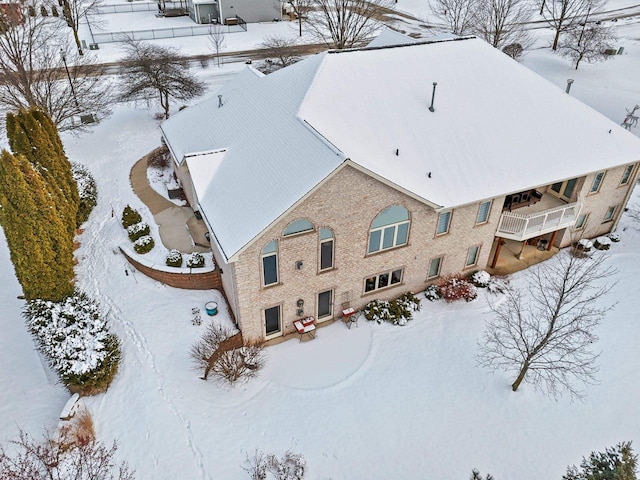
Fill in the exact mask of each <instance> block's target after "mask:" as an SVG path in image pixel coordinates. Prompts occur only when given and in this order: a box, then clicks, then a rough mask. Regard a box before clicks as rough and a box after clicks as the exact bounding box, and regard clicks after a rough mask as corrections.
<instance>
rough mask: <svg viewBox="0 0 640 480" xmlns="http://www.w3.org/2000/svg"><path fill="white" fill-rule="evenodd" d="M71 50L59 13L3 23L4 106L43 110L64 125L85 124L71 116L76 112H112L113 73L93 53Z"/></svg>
mask: <svg viewBox="0 0 640 480" xmlns="http://www.w3.org/2000/svg"><path fill="white" fill-rule="evenodd" d="M71 50H72V49H70V48H69V45H68V42H67V35H66V34H65V32H64V31H61V30H60V29H59V28H57V26H56V21H55V19H51V18H42V17H31V16H25V18H24V24H23V25H21V26H7V27H6V28H2V29H0V78H1V79H2V81H0V108H2V109H3V110H5V111H7V110H20V109H23V108H25V109H28V108H36V109H39V110H42V111H43V112H45V113H46V114H47V115H48V116H49V117H50V118H51V119H52V120H53V121H54V123H56V125H57V126H58V129H59V130H71V129H79V128H80V129H82V128H85V125H83V124H80V123H78V122H73V121H72V120H73V118H74V117H75V116H77V115H82V114H87V113H93V114H97V115H98V116H100V117H103V116H106V115H108V114H109V112H110V105H111V101H112V96H111V95H110V94H109V87H110V85H109V83H110V81H109V79H108V78H106V77H103V76H101V75H100V74H99V73H100V70H99V67H98V66H97V65H96V64H95V63H93V62H94V57H93V55H85V56H84V57H80V56H79V55H78V54H77V53H74V52H73V51H71ZM63 58H64V62H63ZM65 62H66V64H65ZM2 117H3V118H4V115H2Z"/></svg>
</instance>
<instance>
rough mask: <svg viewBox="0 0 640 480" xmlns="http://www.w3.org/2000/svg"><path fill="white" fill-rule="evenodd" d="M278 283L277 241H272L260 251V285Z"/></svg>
mask: <svg viewBox="0 0 640 480" xmlns="http://www.w3.org/2000/svg"><path fill="white" fill-rule="evenodd" d="M276 283H278V241H277V240H272V241H271V242H269V243H268V244H267V246H266V247H264V248H263V249H262V285H264V286H267V285H273V284H276Z"/></svg>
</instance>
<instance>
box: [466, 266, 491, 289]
mask: <svg viewBox="0 0 640 480" xmlns="http://www.w3.org/2000/svg"><path fill="white" fill-rule="evenodd" d="M469 281H470V282H471V283H473V284H474V285H475V286H476V287H478V288H487V287H488V286H489V282H491V275H489V273H488V272H485V271H484V270H478V271H475V272H473V273H472V274H471V275H469Z"/></svg>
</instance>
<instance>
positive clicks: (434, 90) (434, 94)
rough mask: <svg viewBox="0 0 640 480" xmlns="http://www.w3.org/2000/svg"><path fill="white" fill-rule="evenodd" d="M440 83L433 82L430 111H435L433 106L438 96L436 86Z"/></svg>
mask: <svg viewBox="0 0 640 480" xmlns="http://www.w3.org/2000/svg"><path fill="white" fill-rule="evenodd" d="M437 85H438V82H433V92H431V106H430V107H429V111H430V112H435V108H433V101H434V100H435V98H436V86H437Z"/></svg>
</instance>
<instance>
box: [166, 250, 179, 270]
mask: <svg viewBox="0 0 640 480" xmlns="http://www.w3.org/2000/svg"><path fill="white" fill-rule="evenodd" d="M167 266H169V267H181V266H182V254H181V253H180V252H179V251H178V250H175V249H173V250H169V253H168V254H167Z"/></svg>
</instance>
